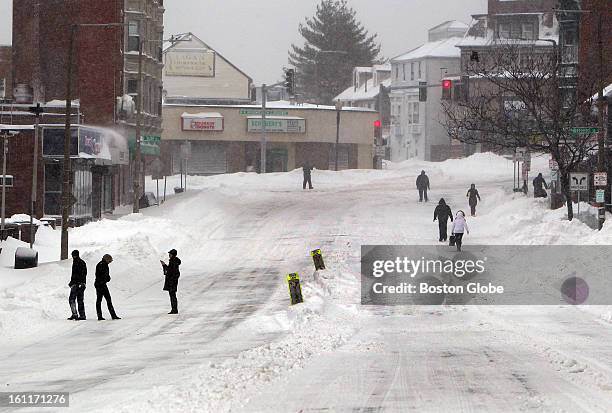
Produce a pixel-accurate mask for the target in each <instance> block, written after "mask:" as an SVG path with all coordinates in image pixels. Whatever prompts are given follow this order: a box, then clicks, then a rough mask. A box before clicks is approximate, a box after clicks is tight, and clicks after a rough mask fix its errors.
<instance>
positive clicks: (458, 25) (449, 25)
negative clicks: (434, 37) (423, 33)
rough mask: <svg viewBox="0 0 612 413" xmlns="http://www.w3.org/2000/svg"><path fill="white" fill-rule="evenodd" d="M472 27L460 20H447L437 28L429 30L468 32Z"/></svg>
mask: <svg viewBox="0 0 612 413" xmlns="http://www.w3.org/2000/svg"><path fill="white" fill-rule="evenodd" d="M469 27H470V26H468V25H467V24H465V23H463V22H460V21H459V20H447V21H445V22H444V23H441V24H439V25H437V26H435V27H432V28H431V29H429V31H433V30H442V29H465V30H467V29H468V28H469Z"/></svg>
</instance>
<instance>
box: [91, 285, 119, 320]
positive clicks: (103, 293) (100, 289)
mask: <svg viewBox="0 0 612 413" xmlns="http://www.w3.org/2000/svg"><path fill="white" fill-rule="evenodd" d="M102 297H104V299H105V300H106V305H108V312H109V313H110V315H111V317H112V318H116V317H117V314H116V313H115V309H114V308H113V301H112V300H111V295H110V292H109V291H108V287H107V286H106V284H104V285H100V286H96V312H97V313H98V318H102Z"/></svg>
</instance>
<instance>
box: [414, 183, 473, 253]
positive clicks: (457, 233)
mask: <svg viewBox="0 0 612 413" xmlns="http://www.w3.org/2000/svg"><path fill="white" fill-rule="evenodd" d="M416 186H417V189H418V190H419V202H423V201H425V202H428V199H427V191H428V190H429V189H430V184H429V177H428V176H427V174H425V171H421V174H420V175H419V176H418V177H417V180H416ZM466 198H468V204H469V206H470V215H471V216H473V217H475V216H476V206H477V205H478V202H480V200H481V199H480V194H479V193H478V189H476V185H475V184H472V185H470V188H469V189H468V191H467V194H466ZM449 219H450V221H451V222H452V224H453V225H452V228H451V236H452V241H453V242H452V244H453V245H456V247H457V251H461V246H462V245H463V235H464V234H465V233H467V234H469V233H470V230H469V228H468V224H467V222H466V219H465V212H463V211H457V214H456V215H455V216H454V217H453V212H452V211H451V208H450V206H449V205H448V204H447V203H446V201H445V200H444V198H440V201H439V202H438V205H437V206H436V208H435V210H434V217H433V220H434V222H435V221H438V229H439V232H440V238H439V241H440V242H445V241H448V220H449Z"/></svg>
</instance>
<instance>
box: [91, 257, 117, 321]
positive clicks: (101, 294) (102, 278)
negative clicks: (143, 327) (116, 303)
mask: <svg viewBox="0 0 612 413" xmlns="http://www.w3.org/2000/svg"><path fill="white" fill-rule="evenodd" d="M111 262H113V257H111V256H110V255H108V254H104V256H103V257H102V261H100V262H99V263H98V265H96V281H95V283H94V287H96V312H97V313H98V320H105V318H104V317H102V298H104V299H105V300H106V305H107V306H108V312H109V313H110V315H111V318H112V319H113V320H121V317H117V314H116V313H115V309H114V308H113V302H112V300H111V295H110V291H108V286H107V285H106V284H107V283H109V282H110V280H111V277H110V271H109V269H108V264H110V263H111Z"/></svg>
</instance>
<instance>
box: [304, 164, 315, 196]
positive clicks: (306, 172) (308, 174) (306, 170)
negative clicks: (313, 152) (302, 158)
mask: <svg viewBox="0 0 612 413" xmlns="http://www.w3.org/2000/svg"><path fill="white" fill-rule="evenodd" d="M313 169H314V167H313V166H311V165H310V162H309V161H306V163H305V164H304V166H302V172H303V173H304V183H303V184H302V189H306V184H308V189H312V176H311V172H312V170H313Z"/></svg>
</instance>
